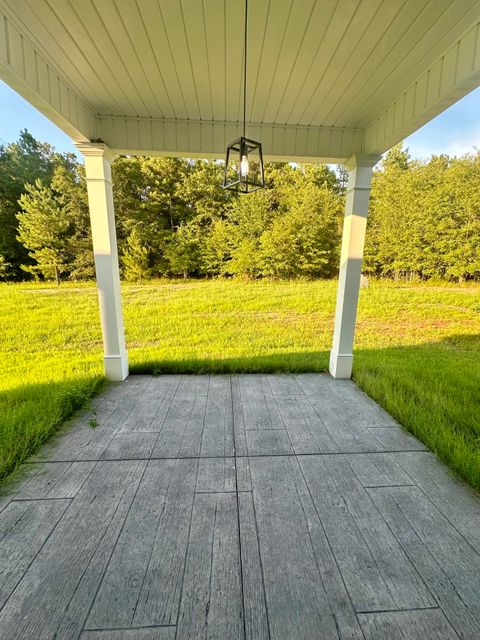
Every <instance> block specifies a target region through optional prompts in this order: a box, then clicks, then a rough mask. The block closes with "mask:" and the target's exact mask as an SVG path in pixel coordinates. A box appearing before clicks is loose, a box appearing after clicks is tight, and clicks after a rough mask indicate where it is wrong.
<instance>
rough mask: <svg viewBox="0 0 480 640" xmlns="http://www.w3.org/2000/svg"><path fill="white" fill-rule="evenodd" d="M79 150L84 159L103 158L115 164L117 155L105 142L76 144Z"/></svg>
mask: <svg viewBox="0 0 480 640" xmlns="http://www.w3.org/2000/svg"><path fill="white" fill-rule="evenodd" d="M74 144H75V146H76V147H77V149H78V150H79V151H80V153H81V154H82V156H84V157H93V158H103V159H104V160H107V161H108V162H113V160H114V159H115V156H116V154H115V153H114V152H113V151H112V150H111V149H110V147H109V146H108V145H107V144H105V143H104V142H76V143H74Z"/></svg>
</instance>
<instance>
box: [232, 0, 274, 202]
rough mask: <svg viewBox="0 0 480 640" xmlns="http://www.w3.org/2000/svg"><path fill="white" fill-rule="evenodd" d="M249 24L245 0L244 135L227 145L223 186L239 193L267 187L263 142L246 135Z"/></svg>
mask: <svg viewBox="0 0 480 640" xmlns="http://www.w3.org/2000/svg"><path fill="white" fill-rule="evenodd" d="M247 25H248V0H245V33H244V53H243V135H242V136H241V137H240V138H237V139H236V140H234V141H233V142H232V143H230V144H229V145H228V147H227V157H226V158H225V174H224V177H223V188H224V189H230V190H231V191H236V192H237V193H251V192H252V191H257V189H263V188H264V187H265V178H264V174H263V154H262V144H261V142H255V140H250V139H249V138H246V137H245V129H246V120H247Z"/></svg>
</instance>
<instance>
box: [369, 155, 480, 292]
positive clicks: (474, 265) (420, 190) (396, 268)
mask: <svg viewBox="0 0 480 640" xmlns="http://www.w3.org/2000/svg"><path fill="white" fill-rule="evenodd" d="M364 268H365V269H366V271H368V272H370V273H373V274H375V275H381V276H391V277H395V278H401V277H402V278H403V277H408V278H421V279H426V278H432V277H434V278H447V279H453V280H460V281H461V280H465V279H468V278H475V277H476V278H478V277H479V276H480V154H477V155H476V156H470V155H467V156H464V157H462V158H449V157H448V156H433V157H432V158H431V159H430V160H429V161H428V162H419V161H412V160H411V158H410V157H409V155H408V152H407V151H406V150H404V149H403V148H402V147H401V146H397V147H394V148H393V149H392V150H391V151H390V152H389V153H388V154H387V155H386V157H385V158H384V160H383V166H382V168H381V170H380V171H377V172H375V174H374V180H373V185H372V204H371V207H370V215H369V223H368V229H367V242H366V250H365V261H364Z"/></svg>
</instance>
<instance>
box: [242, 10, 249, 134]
mask: <svg viewBox="0 0 480 640" xmlns="http://www.w3.org/2000/svg"><path fill="white" fill-rule="evenodd" d="M247 20H248V0H245V33H244V42H243V52H244V53H243V137H244V138H245V128H246V120H247Z"/></svg>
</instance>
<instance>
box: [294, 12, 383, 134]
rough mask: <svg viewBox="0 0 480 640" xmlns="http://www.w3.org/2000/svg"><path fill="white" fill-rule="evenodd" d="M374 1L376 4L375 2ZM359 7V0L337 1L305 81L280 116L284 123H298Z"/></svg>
mask: <svg viewBox="0 0 480 640" xmlns="http://www.w3.org/2000/svg"><path fill="white" fill-rule="evenodd" d="M374 1H375V2H376V0H374ZM369 4H370V0H369ZM360 5H361V0H355V1H353V0H339V2H337V4H336V6H335V11H334V13H333V14H332V16H331V19H330V21H329V23H328V26H327V29H326V31H325V33H324V34H323V36H322V38H321V40H320V42H319V46H318V48H317V51H316V53H315V57H314V59H313V61H311V63H310V65H309V67H308V70H307V73H306V75H305V80H304V82H303V84H302V86H301V87H300V90H299V91H298V95H297V96H296V97H295V100H294V101H293V103H292V106H291V109H290V111H289V112H288V113H286V114H285V115H282V120H283V118H285V122H297V123H298V122H299V121H300V117H301V115H302V113H303V111H304V110H305V106H306V105H307V104H308V102H309V100H310V99H311V97H312V94H313V92H314V91H315V88H316V86H317V84H318V82H319V80H320V79H321V77H322V76H323V74H324V73H325V71H326V69H327V68H328V65H329V64H330V62H331V60H332V58H333V57H334V56H335V51H336V50H337V48H338V46H339V43H340V42H341V40H342V38H343V36H344V34H345V32H346V30H347V29H348V25H349V24H350V23H351V21H352V20H353V18H354V16H355V14H356V13H357V11H358V10H359V8H360ZM301 71H302V70H300V72H301ZM292 97H293V96H292Z"/></svg>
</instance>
